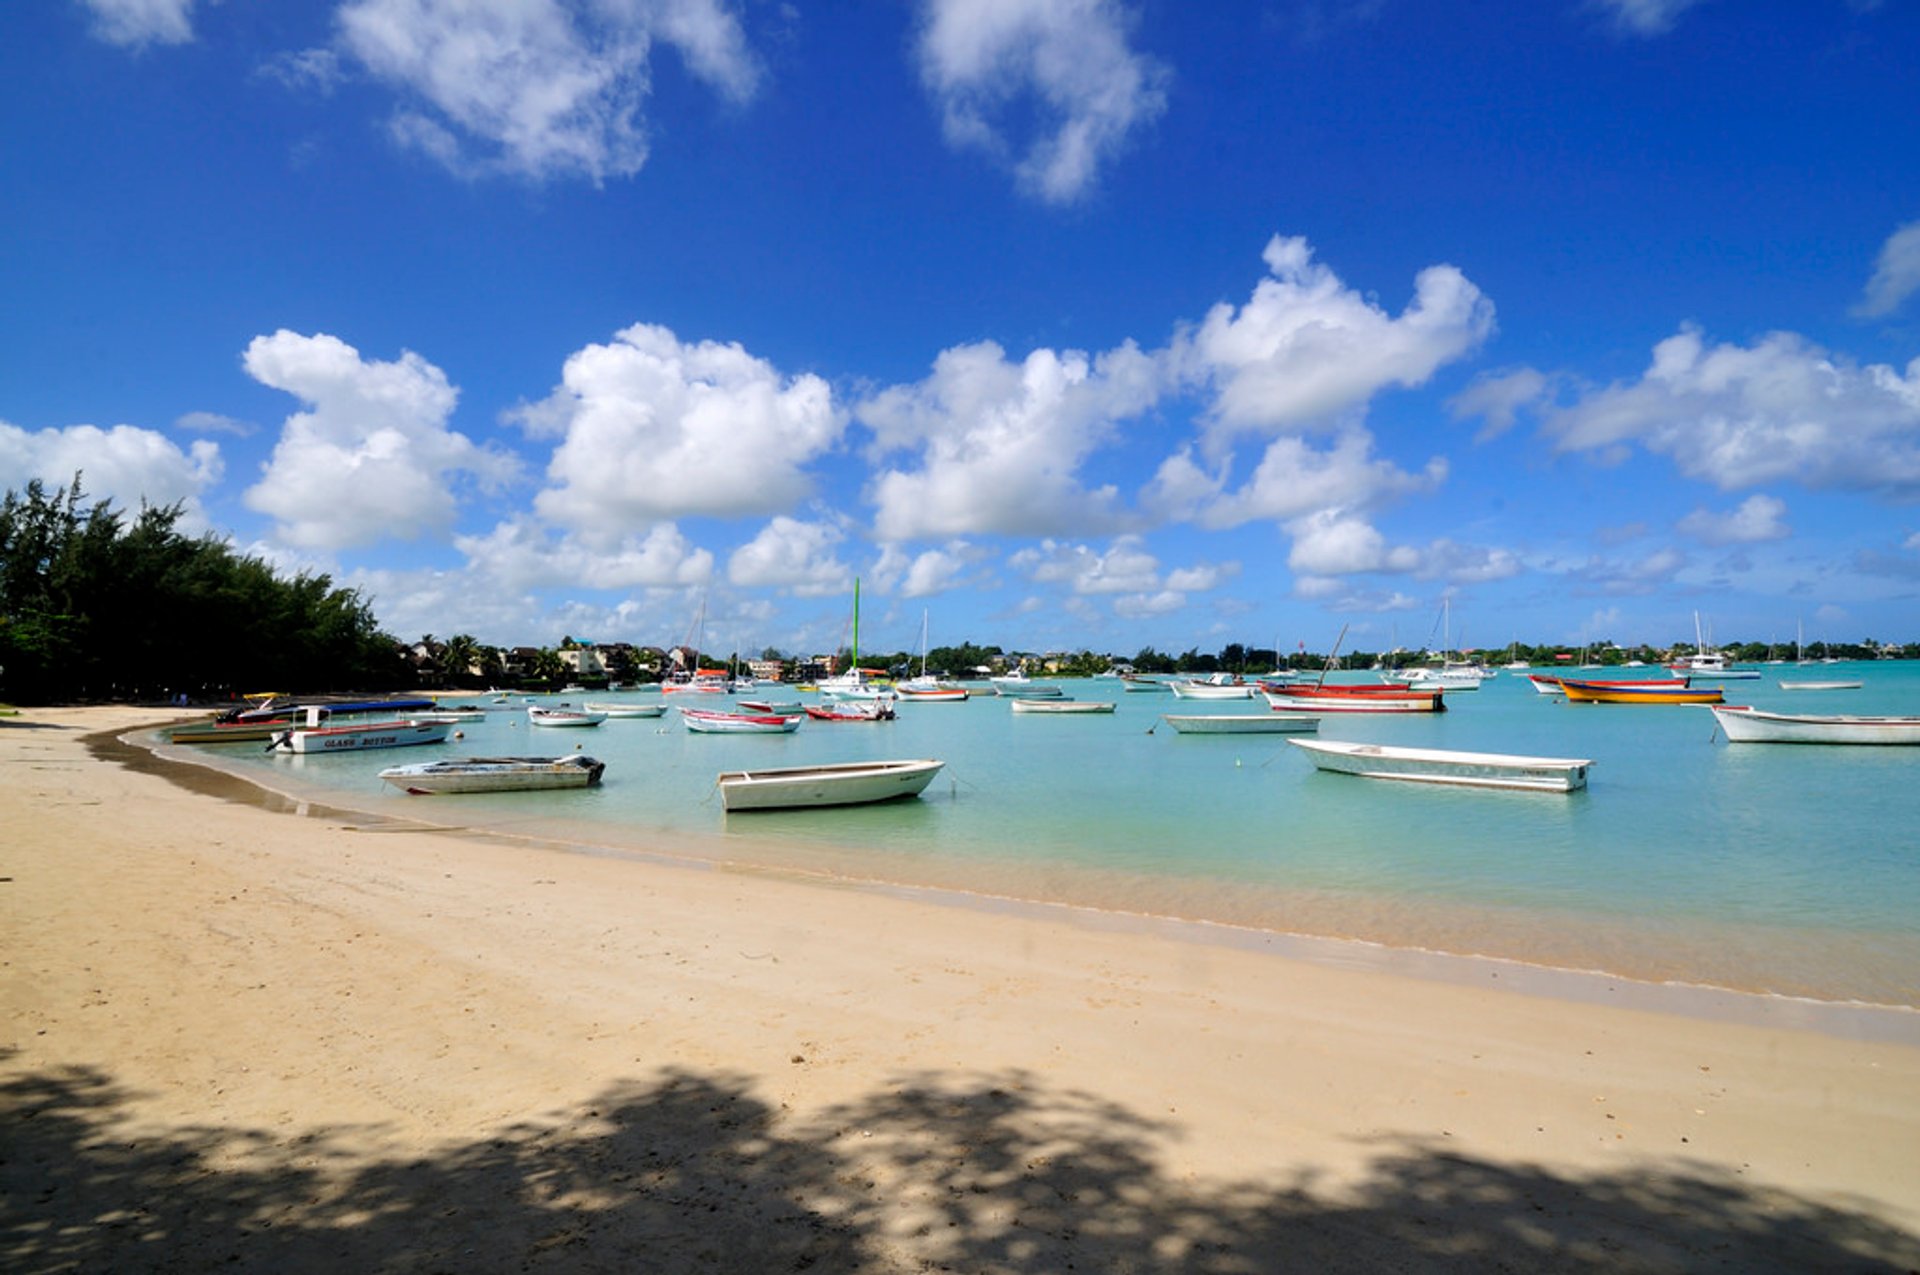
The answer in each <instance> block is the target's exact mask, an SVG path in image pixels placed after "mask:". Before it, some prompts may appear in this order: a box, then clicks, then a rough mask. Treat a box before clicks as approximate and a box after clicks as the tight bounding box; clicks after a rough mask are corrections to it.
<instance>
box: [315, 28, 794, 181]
mask: <svg viewBox="0 0 1920 1275" xmlns="http://www.w3.org/2000/svg"><path fill="white" fill-rule="evenodd" d="M338 23H339V33H340V45H341V47H342V48H343V49H344V50H345V52H346V53H347V55H348V56H350V57H352V58H353V59H355V60H356V61H357V62H358V63H359V64H360V65H362V66H364V67H365V68H366V69H367V70H368V71H369V72H370V73H371V74H373V75H374V76H375V77H376V78H378V79H380V80H382V81H384V82H385V83H387V84H390V85H392V86H394V87H395V88H397V89H399V90H400V91H401V92H402V94H403V95H404V99H405V101H406V102H407V105H406V106H404V107H403V108H402V109H401V110H400V111H399V113H398V114H397V115H396V117H395V119H394V124H393V131H394V136H395V137H396V139H398V140H401V141H402V142H404V143H406V144H409V145H413V146H416V147H418V148H420V149H422V150H424V151H425V152H426V153H427V154H429V155H431V156H432V157H433V158H435V159H436V160H438V161H439V162H441V163H444V164H447V165H448V166H449V167H452V168H454V169H456V170H457V171H485V170H489V169H498V170H502V171H507V172H512V173H515V174H518V175H521V176H525V177H528V178H532V179H534V180H543V179H546V178H551V177H584V178H586V179H588V180H591V181H594V182H598V181H601V180H603V179H605V178H608V177H623V176H629V175H631V174H633V173H635V172H638V171H639V170H640V168H641V166H642V165H643V164H645V162H646V159H647V135H646V124H645V120H644V119H643V117H642V107H643V106H644V104H645V101H646V98H647V95H648V93H649V91H650V89H651V82H652V77H651V70H650V59H651V57H652V56H653V49H654V45H655V44H656V43H663V44H666V45H669V46H671V47H672V48H674V49H676V50H677V51H678V52H679V54H680V56H681V58H682V60H683V61H684V62H685V63H686V65H687V67H688V69H689V70H690V71H691V72H692V73H693V74H694V75H695V76H697V77H699V78H700V79H702V80H704V81H705V82H707V83H708V84H709V85H710V86H712V87H714V88H715V89H717V90H719V91H720V92H721V93H722V94H723V95H725V96H726V97H727V98H729V99H731V100H734V101H745V100H747V99H748V98H750V97H751V96H752V95H753V93H754V91H755V89H756V87H757V84H758V81H759V76H760V71H759V67H758V64H757V62H756V61H755V60H754V59H753V57H752V55H751V53H750V52H749V51H748V49H747V45H746V38H745V35H744V33H743V32H742V30H741V28H740V25H739V22H738V20H737V19H736V18H735V16H734V14H733V12H732V11H731V9H730V8H729V7H727V6H726V5H725V4H723V3H721V2H720V0H602V2H601V3H597V4H591V5H583V4H573V3H564V2H563V0H353V2H352V3H349V4H346V5H344V6H342V8H341V9H340V11H339V14H338ZM476 148H477V149H478V151H479V154H478V155H477V156H476V155H475V154H473V152H474V150H475V149H476Z"/></svg>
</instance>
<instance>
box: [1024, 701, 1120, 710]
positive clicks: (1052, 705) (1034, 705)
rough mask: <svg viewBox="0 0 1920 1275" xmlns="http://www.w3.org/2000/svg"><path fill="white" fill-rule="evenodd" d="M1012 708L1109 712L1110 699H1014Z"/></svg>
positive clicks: (1110, 708) (1111, 705)
mask: <svg viewBox="0 0 1920 1275" xmlns="http://www.w3.org/2000/svg"><path fill="white" fill-rule="evenodd" d="M1011 707H1012V709H1013V711H1014V712H1016V713H1111V712H1112V711H1113V704H1112V702H1111V701H1105V702H1103V701H1099V700H1084V699H1016V700H1014V701H1013V704H1012V706H1011Z"/></svg>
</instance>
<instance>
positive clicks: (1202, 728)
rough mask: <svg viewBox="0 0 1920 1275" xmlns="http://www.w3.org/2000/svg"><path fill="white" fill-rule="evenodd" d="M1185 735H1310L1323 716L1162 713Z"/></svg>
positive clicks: (1298, 714)
mask: <svg viewBox="0 0 1920 1275" xmlns="http://www.w3.org/2000/svg"><path fill="white" fill-rule="evenodd" d="M1160 720H1161V721H1163V722H1165V723H1166V724H1167V725H1169V726H1171V727H1173V729H1174V730H1176V731H1178V732H1179V733H1180V734H1182V735H1311V734H1313V733H1314V732H1315V731H1317V730H1319V729H1320V719H1319V718H1318V717H1313V716H1310V715H1308V714H1306V713H1162V714H1161V715H1160Z"/></svg>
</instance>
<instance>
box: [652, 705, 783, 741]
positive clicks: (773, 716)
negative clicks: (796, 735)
mask: <svg viewBox="0 0 1920 1275" xmlns="http://www.w3.org/2000/svg"><path fill="white" fill-rule="evenodd" d="M806 720H807V715H806V714H805V713H721V712H714V711H710V710H708V709H704V708H682V709H681V710H680V721H681V723H682V724H683V725H685V726H686V728H687V729H688V730H689V731H692V732H693V733H694V734H696V735H791V734H792V733H793V732H794V731H796V730H799V729H800V723H801V722H804V721H806Z"/></svg>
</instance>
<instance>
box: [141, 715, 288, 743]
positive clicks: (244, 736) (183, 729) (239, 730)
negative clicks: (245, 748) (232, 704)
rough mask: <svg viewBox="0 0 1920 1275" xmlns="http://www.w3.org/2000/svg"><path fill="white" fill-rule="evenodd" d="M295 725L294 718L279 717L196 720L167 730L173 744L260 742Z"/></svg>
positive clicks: (169, 740) (168, 740)
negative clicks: (269, 719) (264, 719)
mask: <svg viewBox="0 0 1920 1275" xmlns="http://www.w3.org/2000/svg"><path fill="white" fill-rule="evenodd" d="M291 725H293V719H292V718H287V717H277V718H274V719H272V720H271V721H264V722H233V721H227V722H221V721H212V722H195V723H193V724H191V725H188V726H175V727H174V728H173V729H171V730H169V731H168V732H167V742H168V743H171V744H259V743H264V742H266V741H267V740H269V739H272V738H273V737H274V736H276V735H278V734H280V733H281V732H282V731H284V730H286V729H287V728H288V727H289V726H291Z"/></svg>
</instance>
